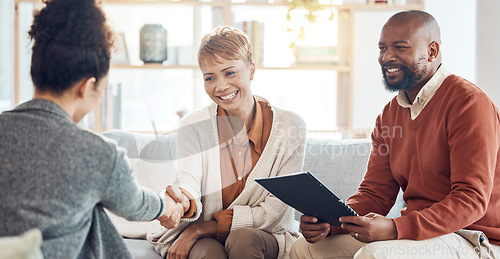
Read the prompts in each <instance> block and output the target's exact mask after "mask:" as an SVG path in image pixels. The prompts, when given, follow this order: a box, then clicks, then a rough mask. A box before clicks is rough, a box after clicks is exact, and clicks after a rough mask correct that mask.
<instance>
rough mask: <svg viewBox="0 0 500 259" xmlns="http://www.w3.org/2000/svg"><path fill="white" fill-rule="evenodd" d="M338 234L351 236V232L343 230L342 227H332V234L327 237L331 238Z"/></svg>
mask: <svg viewBox="0 0 500 259" xmlns="http://www.w3.org/2000/svg"><path fill="white" fill-rule="evenodd" d="M338 234H349V230H347V229H343V228H341V227H330V233H328V235H326V236H327V237H329V236H333V235H338Z"/></svg>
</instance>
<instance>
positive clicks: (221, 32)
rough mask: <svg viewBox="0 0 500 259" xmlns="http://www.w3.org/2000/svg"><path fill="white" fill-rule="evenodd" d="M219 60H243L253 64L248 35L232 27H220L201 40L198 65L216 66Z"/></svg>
mask: <svg viewBox="0 0 500 259" xmlns="http://www.w3.org/2000/svg"><path fill="white" fill-rule="evenodd" d="M219 58H223V59H227V60H243V61H246V62H247V63H248V64H252V63H253V61H252V45H251V44H250V41H249V40H248V37H247V35H245V34H244V33H243V32H242V31H240V30H238V29H236V28H234V27H230V26H219V27H217V28H216V29H215V30H214V31H212V32H210V33H207V34H206V35H205V36H204V37H203V39H201V44H200V48H199V50H198V65H199V66H200V67H201V65H202V64H203V63H208V64H214V63H215V62H219Z"/></svg>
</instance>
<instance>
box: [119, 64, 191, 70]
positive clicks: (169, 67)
mask: <svg viewBox="0 0 500 259" xmlns="http://www.w3.org/2000/svg"><path fill="white" fill-rule="evenodd" d="M111 68H112V69H198V66H195V65H163V64H144V65H118V64H116V65H111Z"/></svg>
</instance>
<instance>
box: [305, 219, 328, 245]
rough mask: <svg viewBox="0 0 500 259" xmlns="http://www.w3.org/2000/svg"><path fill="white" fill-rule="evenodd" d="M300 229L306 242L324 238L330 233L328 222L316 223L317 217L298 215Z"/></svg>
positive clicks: (314, 241)
mask: <svg viewBox="0 0 500 259" xmlns="http://www.w3.org/2000/svg"><path fill="white" fill-rule="evenodd" d="M300 229H301V230H302V235H303V236H304V238H305V239H306V240H307V242H309V243H316V242H319V241H321V240H323V239H325V237H326V236H327V235H328V234H329V233H330V224H328V223H326V222H322V223H318V219H317V218H315V217H313V216H307V215H302V216H301V217H300Z"/></svg>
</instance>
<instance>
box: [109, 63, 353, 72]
mask: <svg viewBox="0 0 500 259" xmlns="http://www.w3.org/2000/svg"><path fill="white" fill-rule="evenodd" d="M111 68H112V69H192V70H198V66H195V65H162V64H145V65H111ZM257 69H258V70H332V71H338V72H349V71H350V67H349V66H343V65H293V66H290V67H263V66H257Z"/></svg>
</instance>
